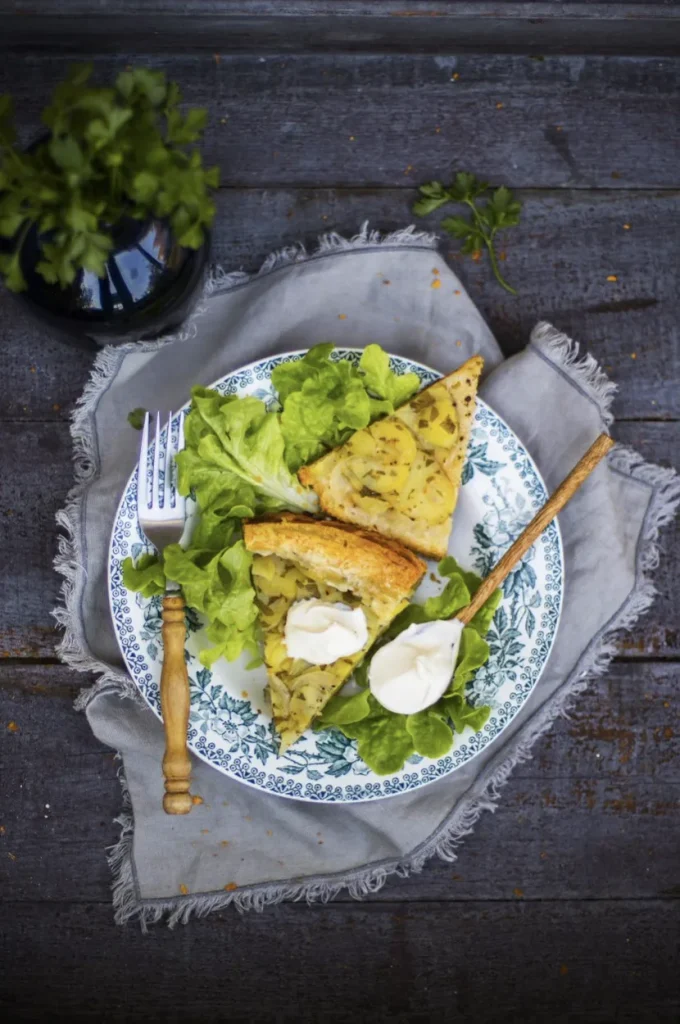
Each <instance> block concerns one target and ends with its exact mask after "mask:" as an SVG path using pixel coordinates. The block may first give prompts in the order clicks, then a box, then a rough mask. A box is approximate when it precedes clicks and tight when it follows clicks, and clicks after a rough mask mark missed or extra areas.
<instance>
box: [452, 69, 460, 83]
mask: <svg viewBox="0 0 680 1024" xmlns="http://www.w3.org/2000/svg"><path fill="white" fill-rule="evenodd" d="M459 78H460V72H459V71H454V72H453V74H452V75H451V81H452V82H457V81H458V79H459Z"/></svg>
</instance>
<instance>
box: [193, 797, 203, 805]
mask: <svg viewBox="0 0 680 1024" xmlns="http://www.w3.org/2000/svg"><path fill="white" fill-rule="evenodd" d="M191 802H192V804H194V806H196V804H202V803H203V797H202V796H198V794H197V795H196V796H192V798H191Z"/></svg>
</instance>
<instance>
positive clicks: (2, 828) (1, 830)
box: [0, 825, 5, 836]
mask: <svg viewBox="0 0 680 1024" xmlns="http://www.w3.org/2000/svg"><path fill="white" fill-rule="evenodd" d="M4 834H5V826H4V825H0V836H4Z"/></svg>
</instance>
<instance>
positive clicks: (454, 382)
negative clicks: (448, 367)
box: [298, 356, 484, 558]
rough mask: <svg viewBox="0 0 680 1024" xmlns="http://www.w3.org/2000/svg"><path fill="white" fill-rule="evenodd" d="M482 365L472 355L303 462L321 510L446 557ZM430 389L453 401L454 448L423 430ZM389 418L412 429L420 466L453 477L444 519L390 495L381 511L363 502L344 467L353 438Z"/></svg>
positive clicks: (307, 481) (434, 555)
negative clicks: (413, 511) (411, 510)
mask: <svg viewBox="0 0 680 1024" xmlns="http://www.w3.org/2000/svg"><path fill="white" fill-rule="evenodd" d="M483 367H484V360H483V359H482V357H481V356H473V357H472V358H471V359H468V360H467V362H465V363H464V364H463V365H462V366H460V367H459V368H458V369H457V370H454V371H453V373H450V374H448V376H446V377H443V378H441V379H440V380H438V381H435V382H434V383H433V384H431V385H429V387H427V388H424V389H423V390H422V391H420V392H419V393H418V394H417V395H416V396H415V397H414V398H413V399H411V401H410V402H407V403H405V405H403V406H401V407H400V408H399V409H397V411H396V413H394V415H393V416H388V417H386V418H385V420H380V421H378V422H377V424H373V425H372V427H368V428H365V431H357V433H356V434H354V435H353V436H352V437H351V438H350V439H349V441H347V442H346V443H345V444H344V445H341V446H340V447H339V448H336V449H334V450H333V451H332V452H329V453H328V454H327V455H324V456H322V458H320V459H318V460H317V461H316V462H313V463H311V464H310V465H309V466H303V467H302V469H300V470H299V472H298V477H299V479H300V482H301V483H303V484H304V485H306V486H311V487H313V488H314V490H315V491H316V493H317V494H318V496H319V502H320V504H321V508H322V509H323V511H324V512H326V514H327V515H330V516H333V517H335V518H336V519H340V520H343V521H344V522H348V523H352V524H356V525H357V526H360V527H364V528H368V529H373V530H377V531H379V532H380V533H381V534H383V535H384V536H385V537H390V538H393V539H395V540H398V541H400V542H402V543H403V544H407V545H409V547H411V548H413V549H415V550H416V551H419V552H420V553H421V554H424V555H427V556H429V557H430V558H443V557H444V555H445V554H446V552H447V548H448V540H449V535H450V533H451V523H452V514H453V511H454V509H455V505H456V502H457V498H458V491H459V489H460V484H461V478H462V473H463V467H464V464H465V456H466V453H467V446H468V441H469V438H470V429H471V427H472V421H473V419H474V414H475V406H476V394H477V385H478V383H479V377H480V375H481V372H482V369H483ZM428 392H429V393H430V395H432V396H433V397H434V396H439V401H440V404H441V403H442V401H443V402H444V404H445V403H446V402H448V403H450V404H449V408H450V409H451V410H452V420H453V421H455V422H452V423H451V429H453V430H455V432H456V435H455V442H454V444H453V446H452V447H449V448H444V447H441V446H438V445H437V444H432V443H428V440H427V438H426V437H425V436H424V435H423V433H422V432H420V431H419V424H420V423H421V422H422V421H421V416H422V412H421V411H419V410H420V409H421V408H422V405H423V396H425V395H427V394H428ZM442 396H443V399H442ZM389 422H393V423H401V424H404V425H406V427H408V429H409V431H410V432H411V434H412V435H413V437H414V439H415V442H416V445H417V454H416V462H417V463H418V464H419V466H420V468H421V470H422V471H423V472H424V473H426V472H427V471H428V470H427V465H433V466H435V472H436V473H440V474H441V476H443V477H444V478H445V480H444V483H446V481H448V485H447V486H448V490H449V498H448V500H449V502H450V504H449V506H448V509H449V513H448V514H447V515H446V517H445V519H444V520H443V521H441V522H432V521H428V520H427V518H425V517H422V518H421V517H418V516H410V515H408V514H406V513H405V512H404V511H403V510H401V509H399V508H398V507H396V506H395V507H390V503H389V500H386V499H387V496H386V495H381V496H379V500H378V501H376V502H375V504H376V505H377V506H380V507H379V508H378V509H377V510H373V509H372V508H366V507H365V505H366V502H365V501H364V502H362V497H363V495H362V492H361V491H358V490H357V488H356V486H354V485H352V483H350V482H348V480H347V479H346V477H345V476H344V475H343V473H342V471H341V469H340V467H341V465H342V463H343V462H344V460H345V459H346V458H347V453H348V450H349V449H348V446H351V445H352V443H353V442H354V439H355V438H357V436H358V435H361V434H363V433H369V434H370V435H371V437H372V436H373V435H374V434H375V432H376V427H379V426H380V424H385V423H389ZM426 431H427V427H426ZM355 443H356V442H355ZM423 463H425V464H426V465H423ZM397 505H398V502H397Z"/></svg>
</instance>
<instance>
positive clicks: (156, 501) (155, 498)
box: [151, 412, 161, 509]
mask: <svg viewBox="0 0 680 1024" xmlns="http://www.w3.org/2000/svg"><path fill="white" fill-rule="evenodd" d="M160 453H161V414H160V413H159V412H157V413H156V438H155V441H154V446H153V478H152V481H151V508H152V509H158V508H159V505H160V489H159V484H158V477H159V467H160V461H161V458H160Z"/></svg>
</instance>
